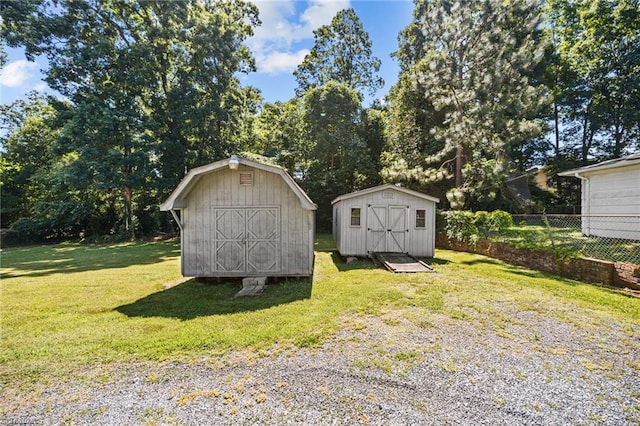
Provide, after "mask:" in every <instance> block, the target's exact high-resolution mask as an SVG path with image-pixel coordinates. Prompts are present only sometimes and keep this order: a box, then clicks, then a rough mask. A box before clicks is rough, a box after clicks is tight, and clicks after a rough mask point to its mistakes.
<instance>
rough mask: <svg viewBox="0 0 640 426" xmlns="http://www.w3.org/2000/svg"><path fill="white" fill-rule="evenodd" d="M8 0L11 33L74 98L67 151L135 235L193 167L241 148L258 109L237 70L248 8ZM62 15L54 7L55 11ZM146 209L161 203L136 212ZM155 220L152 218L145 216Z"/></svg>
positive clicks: (236, 0)
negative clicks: (250, 113) (244, 126)
mask: <svg viewBox="0 0 640 426" xmlns="http://www.w3.org/2000/svg"><path fill="white" fill-rule="evenodd" d="M6 3H14V2H3V18H4V19H5V21H6V22H5V23H4V25H3V27H2V33H3V36H4V37H5V38H6V40H7V42H8V43H9V44H10V45H13V46H15V45H23V46H24V47H25V48H26V52H27V57H33V56H34V55H39V54H46V55H47V57H48V59H49V68H48V70H46V73H47V78H46V80H47V82H48V83H49V85H50V86H51V87H52V88H53V89H55V90H57V91H59V92H60V93H62V94H63V95H64V96H66V97H67V99H69V101H70V103H71V105H72V108H71V109H69V110H68V111H67V114H69V115H70V119H69V120H68V121H67V123H66V124H65V128H64V129H63V130H62V138H61V141H60V142H61V143H60V147H61V149H63V150H64V153H65V154H69V155H70V157H69V158H76V159H75V160H74V161H75V162H77V163H78V164H79V165H81V166H82V167H84V168H85V169H86V170H88V172H87V175H86V176H85V177H86V179H87V180H85V182H84V183H85V185H86V187H85V189H86V190H96V191H101V192H102V194H103V195H104V196H110V195H115V196H117V197H118V198H119V199H120V200H122V203H117V205H119V206H120V207H119V208H120V209H121V214H120V215H119V216H120V217H119V219H118V220H119V221H120V222H121V223H122V224H123V229H124V232H125V233H126V234H128V235H133V232H134V231H135V228H136V225H135V222H136V220H137V218H136V216H137V215H136V212H138V213H141V214H142V213H145V212H149V211H153V210H154V208H153V206H154V205H156V204H157V202H158V201H159V200H160V199H162V198H164V197H165V196H166V195H167V194H168V192H169V191H170V190H171V188H173V187H175V185H176V184H177V182H178V181H179V180H180V179H181V177H182V176H183V174H184V172H185V170H186V169H188V168H192V167H195V166H198V165H201V164H204V163H207V162H210V161H213V160H216V159H219V158H221V157H223V156H226V155H228V154H229V153H231V152H232V151H236V150H238V148H240V146H239V145H240V144H241V143H242V134H241V132H239V131H237V130H236V129H238V128H240V127H241V126H239V123H241V121H242V119H243V118H244V117H246V114H245V112H246V111H247V109H250V108H252V107H254V105H255V99H256V97H255V92H254V91H252V90H250V89H249V90H245V89H243V88H241V86H240V84H239V82H238V79H237V77H236V75H235V74H236V73H237V72H249V71H251V70H253V69H254V64H253V60H252V58H251V56H250V54H249V51H248V49H247V48H246V47H245V46H244V45H243V44H242V43H243V41H244V39H245V38H246V37H248V36H249V35H251V34H252V25H256V24H257V23H258V22H259V21H258V20H257V9H256V8H255V6H253V5H251V4H249V3H245V2H243V1H241V0H223V1H208V0H207V1H198V0H189V1H181V2H163V1H126V2H125V1H119V0H111V1H98V0H80V1H61V2H57V1H53V2H49V1H45V0H40V1H34V2H29V3H28V4H27V5H19V4H18V5H14V4H6ZM54 6H56V7H54ZM136 197H137V199H140V200H145V201H148V202H151V204H152V205H141V204H137V203H136ZM145 214H148V213H145Z"/></svg>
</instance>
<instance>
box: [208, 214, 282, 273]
mask: <svg viewBox="0 0 640 426" xmlns="http://www.w3.org/2000/svg"><path fill="white" fill-rule="evenodd" d="M214 217H215V222H214V223H215V241H214V246H215V270H216V271H218V272H232V273H245V272H251V273H265V274H274V273H278V272H279V271H280V209H279V208H278V207H242V208H232V209H216V210H215V212H214Z"/></svg>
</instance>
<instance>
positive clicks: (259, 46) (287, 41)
mask: <svg viewBox="0 0 640 426" xmlns="http://www.w3.org/2000/svg"><path fill="white" fill-rule="evenodd" d="M254 3H255V4H256V5H257V6H258V8H259V9H260V20H261V21H262V25H261V26H260V27H258V28H256V29H255V34H254V36H253V37H251V39H249V40H248V41H247V44H248V45H249V48H250V49H251V50H252V51H253V53H254V55H255V57H256V63H257V66H258V72H263V73H268V74H278V73H289V72H291V71H292V70H293V69H294V68H295V67H296V66H297V65H298V64H300V63H301V62H302V60H303V59H304V56H305V55H306V54H307V53H308V52H309V50H308V49H302V48H300V47H298V48H297V49H296V50H295V51H294V50H292V46H293V44H294V43H304V44H306V45H308V46H309V48H310V47H312V46H313V31H314V30H316V29H318V28H319V27H320V26H322V25H327V24H329V23H330V22H331V19H332V18H333V17H334V16H335V15H336V13H338V12H339V11H340V10H342V9H344V8H348V7H350V1H349V0H310V1H308V2H307V4H306V5H307V7H306V8H305V9H304V10H303V11H302V12H300V13H299V14H297V10H296V5H297V4H299V2H296V1H295V0H283V1H280V0H278V1H269V0H257V1H254Z"/></svg>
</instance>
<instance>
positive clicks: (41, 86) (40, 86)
mask: <svg viewBox="0 0 640 426" xmlns="http://www.w3.org/2000/svg"><path fill="white" fill-rule="evenodd" d="M32 90H35V91H36V92H44V91H45V90H47V85H46V83H38V84H36V85H35V86H33V89H32Z"/></svg>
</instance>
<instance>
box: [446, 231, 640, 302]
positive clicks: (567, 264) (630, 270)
mask: <svg viewBox="0 0 640 426" xmlns="http://www.w3.org/2000/svg"><path fill="white" fill-rule="evenodd" d="M436 247H437V248H442V249H450V250H456V251H465V252H469V253H478V254H482V255H485V256H489V257H492V258H494V259H500V260H503V261H505V262H507V263H510V264H512V265H518V266H524V267H526V268H530V269H534V270H536V271H543V272H549V273H552V274H557V275H560V276H562V277H566V278H571V279H574V280H579V281H583V282H589V283H599V284H605V285H610V286H616V287H628V288H631V289H634V290H640V266H639V265H634V264H630V263H622V262H609V261H606V260H599V259H590V258H586V257H578V258H570V259H563V258H561V257H559V256H558V255H557V254H555V253H553V252H550V251H545V250H532V249H525V248H517V247H514V246H512V245H509V244H506V243H501V242H497V241H490V240H485V239H480V240H479V241H478V243H477V244H475V245H473V244H469V243H465V242H462V241H458V240H449V238H448V237H447V235H446V234H443V233H438V234H437V235H436Z"/></svg>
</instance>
